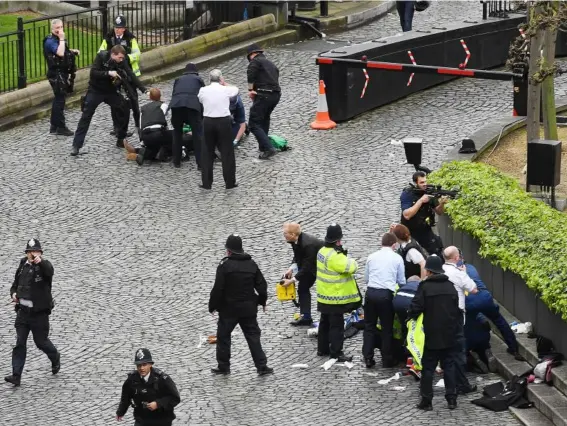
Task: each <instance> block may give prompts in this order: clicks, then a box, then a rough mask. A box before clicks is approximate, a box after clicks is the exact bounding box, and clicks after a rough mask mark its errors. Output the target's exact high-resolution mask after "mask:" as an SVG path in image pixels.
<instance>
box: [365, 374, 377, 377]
mask: <svg viewBox="0 0 567 426" xmlns="http://www.w3.org/2000/svg"><path fill="white" fill-rule="evenodd" d="M363 374H364V375H365V376H370V377H378V373H363Z"/></svg>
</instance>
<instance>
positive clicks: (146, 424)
mask: <svg viewBox="0 0 567 426" xmlns="http://www.w3.org/2000/svg"><path fill="white" fill-rule="evenodd" d="M134 364H136V370H134V371H132V372H131V373H129V374H128V378H127V379H126V381H125V382H124V384H123V385H122V396H121V397H120V404H119V405H118V409H117V410H116V420H118V421H121V420H122V418H123V417H124V415H125V414H126V411H128V407H129V406H130V405H132V407H134V419H135V420H136V422H135V423H134V426H171V424H172V422H173V420H174V419H175V413H174V412H173V410H174V408H175V407H176V406H177V405H178V404H179V402H180V401H181V398H180V397H179V391H178V390H177V386H176V385H175V382H174V381H173V380H172V379H171V377H169V376H168V375H167V374H165V373H164V372H163V371H161V370H159V369H157V368H154V366H153V364H154V361H153V359H152V354H151V353H150V351H149V350H148V349H145V348H142V349H138V350H137V351H136V354H135V355H134Z"/></svg>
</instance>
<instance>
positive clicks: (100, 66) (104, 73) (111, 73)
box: [71, 46, 146, 156]
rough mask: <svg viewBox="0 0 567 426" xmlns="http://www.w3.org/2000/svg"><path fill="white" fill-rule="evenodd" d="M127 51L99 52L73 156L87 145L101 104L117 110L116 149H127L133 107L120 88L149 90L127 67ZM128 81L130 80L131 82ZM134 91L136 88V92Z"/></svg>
mask: <svg viewBox="0 0 567 426" xmlns="http://www.w3.org/2000/svg"><path fill="white" fill-rule="evenodd" d="M125 56H126V51H125V50H124V48H123V47H122V46H114V47H113V48H112V49H110V52H106V51H104V52H100V53H98V54H97V55H96V57H95V60H94V63H93V65H92V67H91V72H90V80H89V89H88V91H87V95H86V97H85V100H84V105H83V114H82V115H81V119H80V120H79V124H78V126H77V131H76V132H75V138H74V139H73V148H72V151H71V155H73V156H76V155H78V154H79V150H80V149H81V148H82V147H83V145H84V143H85V136H86V135H87V131H88V130H89V126H90V124H91V120H92V118H93V115H94V113H95V111H96V109H97V108H98V106H99V105H100V104H101V103H103V102H104V103H106V104H107V105H109V106H110V107H115V108H116V111H117V112H118V113H119V120H118V123H119V125H120V127H119V132H118V133H117V134H116V137H117V141H116V146H117V147H118V148H123V147H125V146H126V144H127V142H126V144H125V138H126V131H127V129H128V121H129V118H130V108H129V107H128V106H127V105H126V103H127V101H126V100H125V99H124V98H123V97H122V96H121V95H120V90H122V89H121V88H120V86H122V85H124V87H125V88H126V89H127V90H129V91H132V86H130V82H129V81H132V82H134V85H135V86H136V87H138V88H139V89H140V90H142V91H144V92H145V91H146V88H145V87H143V86H142V85H141V83H140V82H139V80H138V79H137V77H136V76H135V75H134V74H133V72H132V70H131V69H130V68H129V67H127V66H124V58H125ZM128 80H129V81H128ZM134 90H135V89H134Z"/></svg>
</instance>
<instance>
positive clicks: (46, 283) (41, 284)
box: [10, 257, 54, 313]
mask: <svg viewBox="0 0 567 426" xmlns="http://www.w3.org/2000/svg"><path fill="white" fill-rule="evenodd" d="M27 260H28V259H27V257H24V258H23V259H21V260H20V265H19V266H18V269H17V270H16V274H15V276H14V283H13V284H12V287H10V296H11V295H12V294H14V293H16V297H17V298H18V299H19V298H20V297H22V289H21V288H20V275H21V274H33V277H32V278H31V293H30V295H31V297H30V296H28V297H29V298H30V300H31V301H32V302H33V308H32V310H33V311H34V312H48V313H51V309H52V308H53V297H52V295H51V283H52V280H53V274H54V269H53V265H52V264H51V262H49V260H46V259H42V260H41V262H40V263H39V264H31V265H30V264H26V262H27ZM18 307H19V305H16V309H18Z"/></svg>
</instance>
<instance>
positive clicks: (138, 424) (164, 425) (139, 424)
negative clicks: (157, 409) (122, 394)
mask: <svg viewBox="0 0 567 426" xmlns="http://www.w3.org/2000/svg"><path fill="white" fill-rule="evenodd" d="M172 424H173V421H172V420H162V421H161V422H159V423H156V420H154V419H152V420H151V421H150V423H144V422H143V420H136V421H135V422H134V426H146V425H148V426H149V425H151V426H171V425H172Z"/></svg>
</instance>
